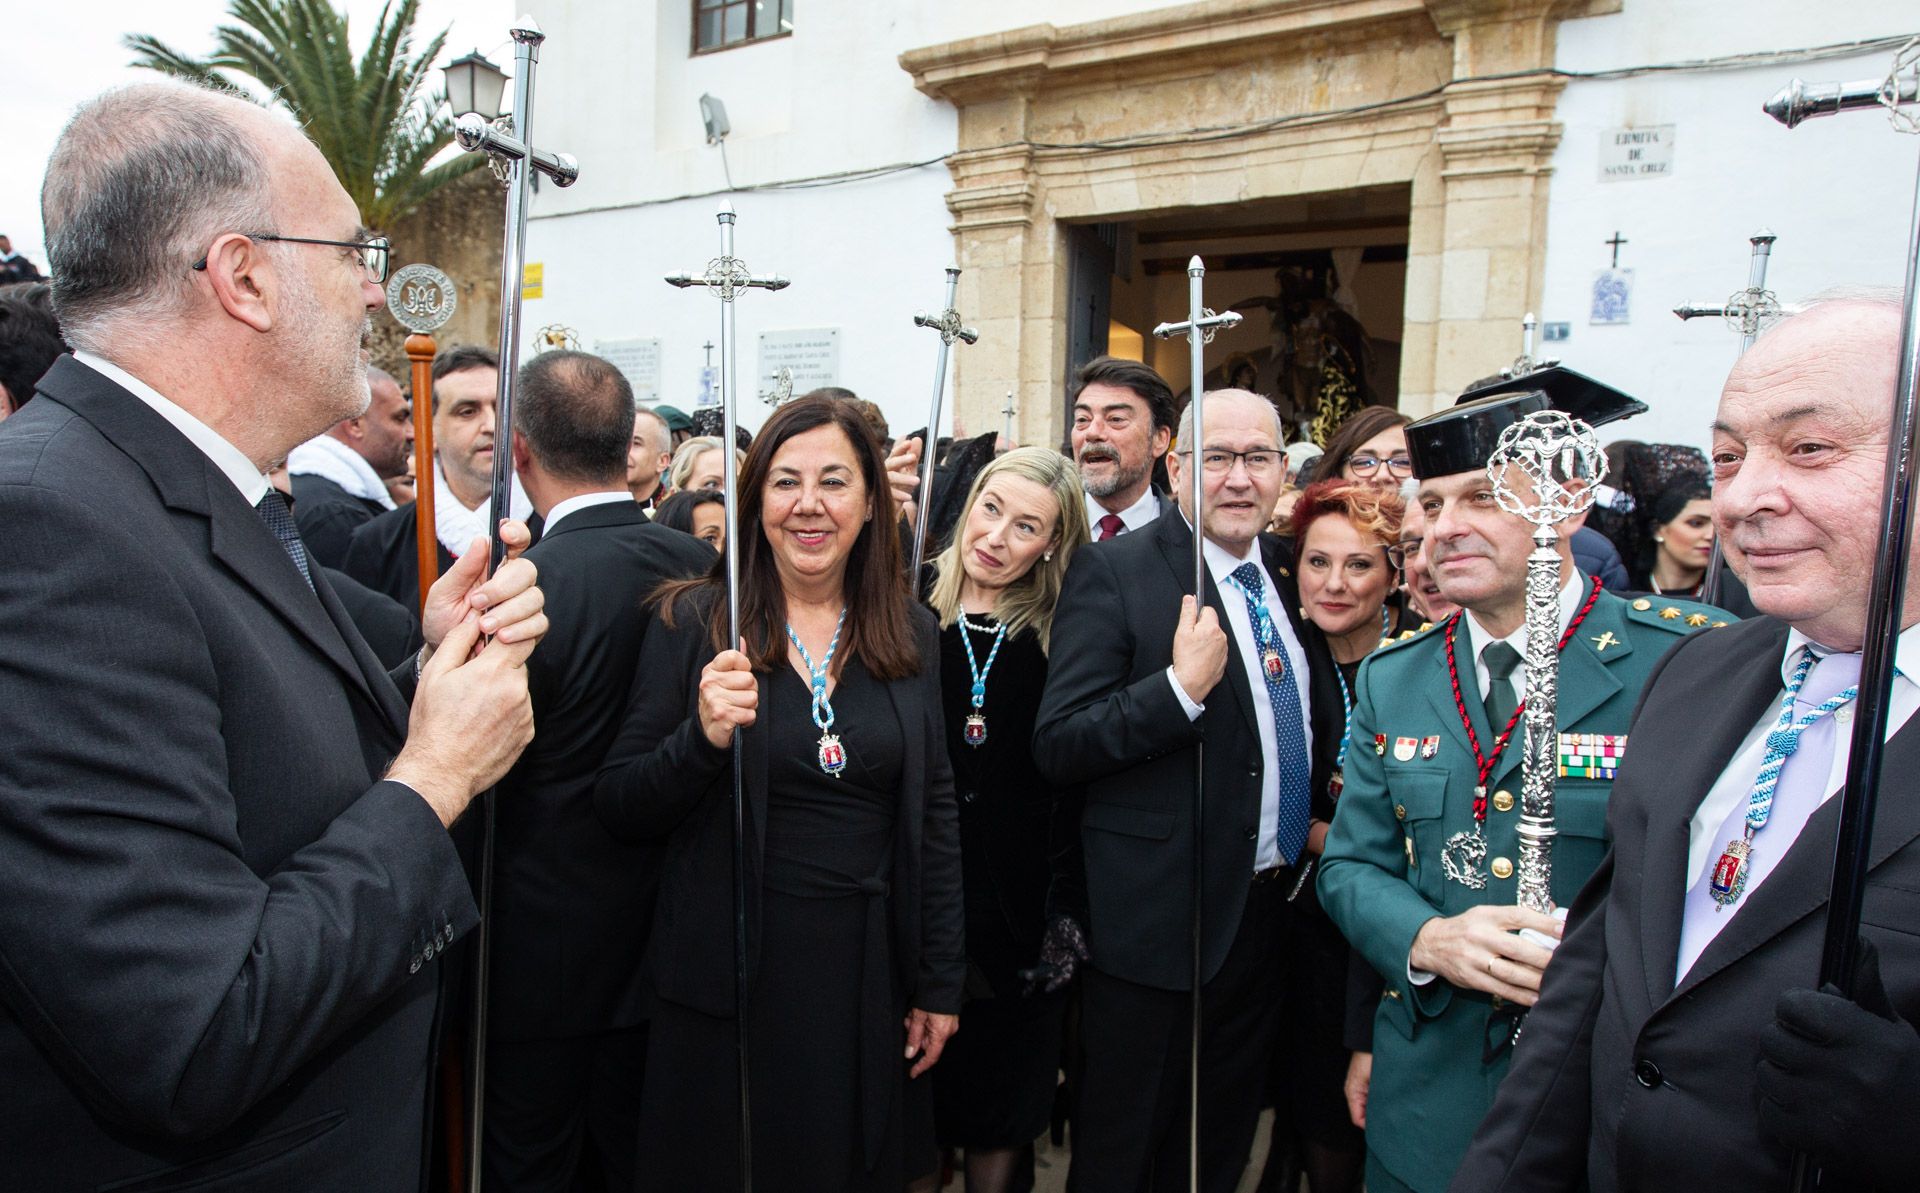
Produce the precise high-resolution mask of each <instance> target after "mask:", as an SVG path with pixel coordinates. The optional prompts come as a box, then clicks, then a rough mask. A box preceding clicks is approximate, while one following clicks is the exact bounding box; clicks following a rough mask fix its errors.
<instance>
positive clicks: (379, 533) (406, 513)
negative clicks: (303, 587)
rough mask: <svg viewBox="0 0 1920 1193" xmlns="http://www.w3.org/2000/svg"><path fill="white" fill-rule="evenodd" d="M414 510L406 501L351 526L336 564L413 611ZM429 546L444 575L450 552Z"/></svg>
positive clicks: (416, 569) (416, 603)
mask: <svg viewBox="0 0 1920 1193" xmlns="http://www.w3.org/2000/svg"><path fill="white" fill-rule="evenodd" d="M417 509H419V506H418V505H416V504H415V503H414V502H411V501H409V502H407V504H405V505H403V506H401V507H400V508H399V509H394V510H388V511H387V512H386V513H384V514H381V515H380V516H378V517H376V518H374V519H372V520H371V521H368V522H365V523H363V524H361V525H360V526H358V527H356V528H354V531H353V533H352V535H351V536H350V537H349V538H348V540H347V550H346V555H345V557H344V558H342V559H341V561H340V564H339V567H340V570H341V571H343V572H345V573H346V574H347V575H349V576H352V577H353V578H354V579H355V580H358V581H360V583H362V584H364V585H366V586H367V587H368V588H371V589H373V590H374V591H375V592H383V593H385V594H387V595H388V596H390V597H392V598H393V599H394V600H396V601H399V602H400V603H401V604H402V605H405V606H406V607H407V608H409V609H415V610H417V609H419V608H420V554H419V548H418V547H417V546H416V545H415V543H416V540H415V538H414V530H413V528H414V526H415V525H417V524H418V522H419V518H418V516H417V515H416V513H415V511H416V510H417ZM433 549H434V552H435V553H436V554H437V555H438V556H439V558H440V574H441V575H443V576H444V575H446V574H447V569H448V568H450V567H452V566H453V553H452V552H450V551H448V550H447V549H446V547H445V546H443V545H442V544H440V543H437V542H436V543H435V544H434V545H433Z"/></svg>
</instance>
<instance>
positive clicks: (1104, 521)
mask: <svg viewBox="0 0 1920 1193" xmlns="http://www.w3.org/2000/svg"><path fill="white" fill-rule="evenodd" d="M1098 525H1099V527H1100V538H1099V539H1098V540H1097V541H1099V542H1102V543H1104V542H1106V541H1107V540H1108V539H1110V538H1117V537H1119V534H1120V532H1121V531H1122V530H1125V529H1126V525H1127V524H1126V523H1125V522H1122V521H1121V520H1120V515H1119V514H1102V515H1101V516H1100V521H1099V523H1098Z"/></svg>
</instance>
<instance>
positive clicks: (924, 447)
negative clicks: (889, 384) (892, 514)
mask: <svg viewBox="0 0 1920 1193" xmlns="http://www.w3.org/2000/svg"><path fill="white" fill-rule="evenodd" d="M959 292H960V267H959V266H958V265H949V266H947V305H946V307H945V309H943V310H942V311H941V312H940V313H939V314H938V315H929V314H927V313H926V312H925V311H921V312H920V313H919V314H917V315H915V316H914V317H913V325H914V326H915V327H931V328H933V329H934V330H935V331H938V332H939V333H940V355H939V357H938V358H936V359H935V361H934V365H933V407H932V409H931V410H929V411H928V412H927V437H926V440H925V441H924V442H922V443H921V444H920V516H919V517H918V518H916V519H914V523H913V567H912V569H911V570H910V571H908V572H907V575H908V577H909V579H910V582H911V583H912V584H914V585H915V586H916V590H917V586H918V585H919V583H920V565H921V563H923V562H924V561H925V560H926V557H927V525H928V524H929V523H930V522H932V521H933V465H934V457H935V456H936V455H938V454H939V453H938V452H937V451H936V450H935V446H936V445H937V444H938V443H939V442H940V400H941V399H942V398H943V397H945V396H946V392H947V352H948V350H949V349H951V348H952V347H953V342H954V341H955V340H965V341H966V342H967V343H969V344H971V343H974V342H976V341H977V340H979V338H980V333H979V332H977V331H975V330H974V329H973V328H971V327H962V326H961V325H960V312H959V311H957V310H955V309H954V300H955V298H956V296H957V295H958V294H959Z"/></svg>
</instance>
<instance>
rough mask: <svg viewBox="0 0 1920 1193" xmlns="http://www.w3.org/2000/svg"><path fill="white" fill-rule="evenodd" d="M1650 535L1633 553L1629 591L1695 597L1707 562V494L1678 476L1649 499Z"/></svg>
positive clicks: (1698, 482)
mask: <svg viewBox="0 0 1920 1193" xmlns="http://www.w3.org/2000/svg"><path fill="white" fill-rule="evenodd" d="M1647 520H1648V522H1649V523H1650V525H1651V533H1650V534H1649V535H1648V537H1647V539H1646V541H1644V542H1642V543H1640V544H1639V550H1638V551H1636V552H1635V558H1634V567H1633V584H1632V587H1633V588H1634V589H1635V590H1636V591H1638V592H1651V593H1656V594H1658V595H1660V596H1680V597H1688V598H1692V597H1696V596H1698V595H1699V593H1700V584H1701V581H1703V580H1705V579H1706V576H1707V564H1708V562H1709V561H1710V560H1711V559H1712V558H1713V494H1712V492H1711V491H1710V490H1709V489H1708V488H1707V483H1706V481H1704V480H1703V479H1701V478H1699V477H1696V476H1683V477H1681V478H1680V479H1679V480H1677V481H1675V482H1674V483H1672V484H1670V485H1668V486H1667V487H1666V488H1664V489H1662V490H1661V491H1660V495H1659V496H1658V497H1656V498H1654V501H1653V506H1652V513H1651V516H1650V517H1649V518H1648V519H1647Z"/></svg>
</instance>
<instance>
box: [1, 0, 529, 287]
mask: <svg viewBox="0 0 1920 1193" xmlns="http://www.w3.org/2000/svg"><path fill="white" fill-rule="evenodd" d="M381 2H382V0H335V3H336V4H338V5H340V6H341V7H344V8H345V10H346V12H347V16H348V20H349V22H350V24H349V26H348V27H349V30H350V31H351V33H352V36H353V42H354V47H355V53H356V54H358V53H359V52H360V50H361V49H363V48H364V47H365V45H366V40H367V38H368V37H369V36H370V35H371V34H372V31H373V22H374V18H375V17H376V16H377V15H378V14H379V12H380V7H381ZM513 8H514V4H513V0H424V2H423V3H422V4H421V5H420V16H419V19H418V20H417V21H416V22H415V24H414V45H415V47H416V50H417V49H418V48H419V47H422V46H424V45H425V44H426V43H427V42H428V41H430V40H431V39H432V37H433V35H434V34H436V33H438V32H439V31H440V30H441V29H444V28H447V27H448V26H452V30H453V31H452V33H451V34H450V35H449V36H448V38H447V52H446V54H445V55H444V58H446V59H452V58H458V57H459V56H460V55H462V54H465V53H466V52H467V51H468V50H471V49H475V48H478V49H479V50H480V52H481V53H483V54H485V55H487V56H488V57H489V58H492V59H493V60H494V61H495V62H497V63H500V64H501V65H502V66H510V65H511V64H512V61H513V54H512V52H511V46H510V45H509V44H508V42H507V27H508V26H509V25H511V24H512V22H513V18H514V16H515V15H516V13H515V12H514V11H513ZM17 16H18V17H19V18H20V19H17V20H15V21H12V22H9V24H10V26H11V28H10V29H9V30H8V39H7V49H8V54H7V59H8V67H9V71H8V74H9V79H8V85H7V100H6V106H5V112H6V117H5V125H4V127H5V137H6V142H7V151H6V160H7V165H6V168H5V169H4V170H0V234H5V235H7V236H10V237H12V239H13V247H14V249H15V251H17V252H21V253H24V254H26V256H27V257H28V258H29V259H31V260H32V261H33V262H34V263H35V264H37V265H39V266H40V268H41V270H42V271H44V270H45V269H46V266H47V254H46V246H45V243H44V241H43V238H42V236H41V231H40V180H41V177H42V176H43V175H44V174H45V173H46V167H47V155H48V154H50V153H52V152H53V143H54V140H55V139H56V138H57V137H59V135H60V130H61V128H62V127H64V126H65V124H66V122H67V117H68V116H70V115H71V114H72V112H73V109H74V108H75V107H76V106H78V105H79V104H80V103H81V101H83V100H85V99H87V98H88V97H90V96H93V95H96V94H98V93H99V92H101V91H104V90H106V89H107V88H109V87H114V86H118V85H119V84H122V83H129V82H134V81H137V80H139V79H141V78H152V77H153V73H152V72H151V71H144V70H135V69H133V68H132V67H129V66H128V65H127V63H128V62H129V61H130V60H131V59H132V57H133V55H132V54H131V53H130V52H128V50H127V49H126V48H125V47H123V46H122V45H121V44H120V39H121V37H122V36H124V35H126V34H128V33H149V34H152V35H153V36H155V37H158V38H159V39H160V40H162V41H164V42H166V43H167V44H168V45H171V46H172V47H174V48H175V49H177V50H180V51H182V52H185V53H192V54H205V53H207V52H209V51H211V50H212V49H213V30H214V28H215V27H216V26H218V25H220V24H223V23H225V22H226V21H227V20H228V18H227V6H226V0H166V3H164V4H155V3H153V2H152V0H70V2H66V3H55V4H50V5H47V6H46V7H44V8H40V9H39V10H38V11H37V12H36V13H35V14H34V16H33V17H32V18H31V19H27V14H26V13H25V12H24V11H21V12H19V13H18V14H17ZM438 85H439V84H438V80H437V79H436V81H435V86H436V87H437V86H438Z"/></svg>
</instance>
